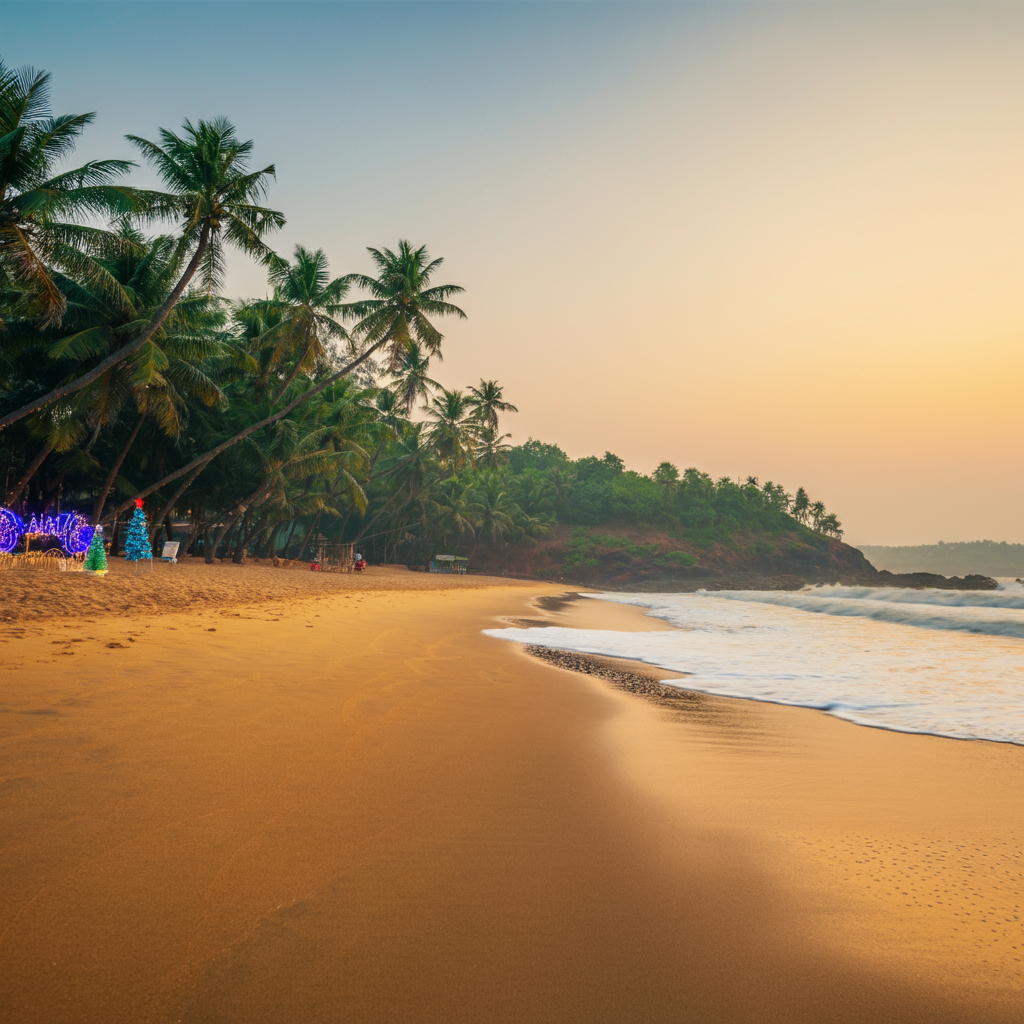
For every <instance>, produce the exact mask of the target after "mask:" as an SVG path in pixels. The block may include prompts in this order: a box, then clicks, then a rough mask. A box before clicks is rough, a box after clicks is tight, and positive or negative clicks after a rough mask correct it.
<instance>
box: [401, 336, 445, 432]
mask: <svg viewBox="0 0 1024 1024" xmlns="http://www.w3.org/2000/svg"><path fill="white" fill-rule="evenodd" d="M429 370H430V357H429V356H426V355H424V354H423V349H422V347H421V346H420V344H419V342H416V341H413V342H410V344H409V347H408V349H406V351H405V352H403V353H402V355H401V357H400V359H399V364H398V366H397V367H395V370H394V374H393V380H392V382H391V388H392V390H393V391H394V393H395V396H396V397H397V399H398V402H399V403H400V405H401V406H402V408H404V409H405V412H406V415H408V414H409V413H410V412H412V407H413V405H414V404H415V403H416V399H417V398H419V399H422V401H423V404H424V406H426V405H427V403H428V402H429V401H430V392H431V390H434V391H440V390H441V385H440V384H438V383H437V381H436V380H431V379H430V377H428V376H427V373H428V372H429Z"/></svg>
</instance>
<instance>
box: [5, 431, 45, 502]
mask: <svg viewBox="0 0 1024 1024" xmlns="http://www.w3.org/2000/svg"><path fill="white" fill-rule="evenodd" d="M53 449H54V445H53V443H52V442H48V443H47V444H44V445H43V447H42V449H40V451H39V454H38V455H37V456H36V457H35V458H34V459H33V460H32V461H31V462H30V463H29V464H28V466H27V467H26V468H25V472H24V473H22V474H21V477H20V478H19V479H18V482H17V483H16V484H15V485H14V488H13V489H12V490H11V493H10V494H8V495H7V504H8V505H13V504H14V503H15V502H16V501H17V500H18V497H19V496H20V495H21V492H22V491H23V490H25V488H26V487H28V484H29V481H30V480H31V479H32V477H34V476H35V475H36V471H37V470H38V469H39V467H40V466H41V465H42V464H43V463H44V462H45V461H46V457H47V455H49V454H50V452H52V451H53Z"/></svg>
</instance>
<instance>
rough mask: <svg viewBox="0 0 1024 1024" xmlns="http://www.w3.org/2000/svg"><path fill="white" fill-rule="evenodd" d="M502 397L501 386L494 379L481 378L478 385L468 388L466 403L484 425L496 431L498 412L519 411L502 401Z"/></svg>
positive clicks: (509, 403)
mask: <svg viewBox="0 0 1024 1024" xmlns="http://www.w3.org/2000/svg"><path fill="white" fill-rule="evenodd" d="M503 397H504V396H503V395H502V388H501V386H500V385H499V384H498V382H497V381H496V380H481V381H480V387H478V388H473V387H471V388H470V389H469V396H468V398H467V399H466V404H467V405H468V406H469V407H470V408H471V409H472V410H473V414H474V416H475V417H476V418H477V419H478V420H479V421H480V422H481V423H482V424H483V425H484V426H486V427H490V428H491V430H493V431H497V429H498V413H499V412H519V410H518V409H517V408H516V407H515V406H514V405H513V404H512V403H511V402H505V401H503V400H502V399H503Z"/></svg>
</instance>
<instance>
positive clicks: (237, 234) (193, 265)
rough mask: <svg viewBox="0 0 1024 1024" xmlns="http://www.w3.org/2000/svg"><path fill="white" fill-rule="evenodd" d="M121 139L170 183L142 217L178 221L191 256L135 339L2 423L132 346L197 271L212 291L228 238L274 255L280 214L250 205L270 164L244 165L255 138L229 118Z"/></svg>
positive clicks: (97, 371) (88, 379) (102, 368)
mask: <svg viewBox="0 0 1024 1024" xmlns="http://www.w3.org/2000/svg"><path fill="white" fill-rule="evenodd" d="M127 138H128V140H129V141H130V142H132V143H134V144H135V145H136V146H137V147H138V148H139V149H140V150H141V151H142V154H143V156H145V157H146V159H147V160H149V161H150V162H151V163H153V164H154V165H155V167H156V170H157V173H158V174H159V175H160V177H161V179H162V180H163V183H164V185H165V187H166V188H168V189H169V191H168V192H167V193H161V194H158V193H151V194H147V196H146V198H145V203H144V204H142V203H137V204H136V206H141V207H142V208H143V212H144V213H145V215H147V216H151V217H160V218H163V219H166V220H174V221H177V222H178V224H179V229H180V238H179V241H178V254H179V255H180V256H181V257H182V258H184V257H185V256H186V255H188V254H189V253H191V259H190V260H189V262H188V264H187V266H186V267H185V269H184V271H183V272H182V274H181V276H180V277H179V278H178V281H177V283H176V284H175V285H174V287H173V288H172V289H171V291H170V294H169V295H168V296H167V298H166V300H165V301H164V302H163V303H162V305H161V306H160V307H159V308H158V309H157V310H156V311H155V312H154V313H153V315H152V316H151V317H150V319H149V322H148V323H147V324H145V325H144V326H142V327H141V329H140V331H139V333H138V334H137V335H136V337H135V338H134V339H133V340H131V341H129V342H128V343H127V344H125V345H122V346H121V347H120V348H118V349H116V350H115V351H114V352H111V353H110V354H109V355H107V356H106V357H105V358H104V359H101V360H100V362H99V363H97V365H96V366H94V367H93V368H92V369H91V370H89V372H88V373H85V374H82V375H81V376H80V377H78V378H77V379H75V380H73V381H71V382H70V383H68V384H63V385H61V386H60V387H58V388H55V389H54V390H52V391H50V392H49V393H48V394H45V395H43V396H42V397H40V398H37V399H35V400H34V401H32V402H29V403H28V404H27V405H24V406H22V407H21V408H20V409H17V410H15V411H14V412H12V413H10V414H9V415H8V416H5V417H4V418H3V419H0V427H4V426H7V425H8V424H10V423H14V422H15V421H16V420H19V419H21V418H22V417H23V416H27V415H29V413H32V412H35V410H36V409H40V408H42V407H43V406H44V405H48V404H49V403H50V402H54V401H56V400H57V399H58V398H62V397H64V396H66V395H70V394H74V392H76V391H80V390H81V389H82V388H84V387H86V386H87V385H88V384H91V383H92V382H93V381H94V380H96V379H97V378H99V377H100V376H102V375H103V374H104V373H106V372H107V370H109V369H110V368H111V367H112V366H115V365H117V363H119V362H121V361H122V360H123V359H126V358H127V357H128V356H130V355H131V354H132V353H133V352H136V351H138V349H140V348H141V347H142V346H143V345H145V344H146V342H147V341H149V340H150V338H152V337H153V335H154V334H155V333H156V332H157V331H158V330H159V329H160V326H161V324H163V322H164V321H165V320H166V319H167V317H168V316H169V315H170V312H171V310H172V309H173V308H174V306H175V305H176V304H177V302H178V300H179V299H180V298H181V296H182V295H183V294H184V292H185V289H186V288H187V287H188V285H189V283H190V282H191V281H192V279H193V277H195V275H196V274H197V273H198V272H200V271H201V280H202V283H203V285H204V286H205V288H206V291H207V293H208V294H210V293H212V291H213V289H214V288H215V287H216V286H217V285H219V284H220V282H221V280H222V278H223V272H224V253H225V248H226V246H227V245H233V246H235V247H236V248H238V249H241V250H242V251H243V252H247V253H249V254H250V255H253V256H256V257H257V258H259V259H262V260H265V261H269V260H270V257H271V256H272V255H273V254H272V252H271V250H270V249H269V248H268V247H267V245H266V244H265V243H264V241H263V236H264V235H265V234H267V232H269V231H272V230H274V229H276V228H279V227H281V226H282V225H283V224H284V216H283V215H282V214H281V213H278V212H277V211H276V210H270V209H266V208H265V207H262V206H258V205H256V203H255V200H257V199H261V198H262V197H263V196H264V195H265V194H266V191H267V186H268V179H270V178H272V177H273V176H274V166H273V164H271V165H270V166H268V167H264V168H263V169H262V170H259V171H252V172H250V171H249V170H248V158H249V154H250V153H251V152H252V145H253V144H252V142H240V141H239V140H238V137H237V135H236V134H235V128H234V126H233V125H232V124H231V122H230V121H228V120H226V119H224V118H217V119H216V120H214V121H199V122H198V124H196V125H193V124H192V123H191V122H190V121H187V120H186V121H185V122H184V127H183V135H182V136H178V135H175V134H174V133H173V132H170V131H168V130H167V129H165V128H161V129H160V139H161V142H162V145H161V146H158V145H157V144H156V143H153V142H147V141H146V140H145V139H141V138H139V137H138V136H135V135H129V136H127Z"/></svg>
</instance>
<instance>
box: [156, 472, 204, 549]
mask: <svg viewBox="0 0 1024 1024" xmlns="http://www.w3.org/2000/svg"><path fill="white" fill-rule="evenodd" d="M205 468H206V467H205V465H204V466H200V467H199V468H198V469H197V470H196V471H195V472H194V473H193V474H192V475H191V476H187V477H186V478H185V482H184V483H183V484H182V485H181V486H180V487H179V488H178V489H177V490H176V491H175V492H174V493H173V494H172V495H171V497H170V500H169V501H168V502H167V504H166V505H164V507H163V508H162V509H161V510H160V515H158V516H157V517H156V518H155V519H154V520H153V529H152V531H151V533H150V535H149V542H150V543H151V544H152V543H153V542H154V541H155V540H156V535H157V531H158V530H159V529H160V525H159V524H160V523H162V522H164V521H165V520H167V519H169V517H170V514H171V512H172V510H173V509H174V506H175V505H176V504H177V503H178V499H179V498H180V497H181V496H182V495H183V494H184V493H185V491H187V490H188V489H189V487H190V486H191V485H192V481H193V480H195V478H196V477H197V476H199V474H200V473H202V471H203V470H204V469H205Z"/></svg>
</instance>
